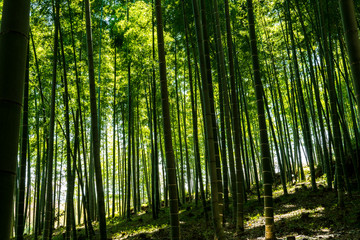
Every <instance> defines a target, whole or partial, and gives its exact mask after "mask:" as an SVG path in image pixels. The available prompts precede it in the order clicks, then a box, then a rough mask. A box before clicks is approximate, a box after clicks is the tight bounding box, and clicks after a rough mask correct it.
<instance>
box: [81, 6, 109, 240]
mask: <svg viewBox="0 0 360 240" xmlns="http://www.w3.org/2000/svg"><path fill="white" fill-rule="evenodd" d="M90 13H91V12H90V3H89V0H85V16H86V38H87V47H88V68H89V83H90V106H91V133H92V145H93V157H94V166H95V175H96V176H95V178H96V190H97V200H98V213H99V219H100V224H99V225H100V235H101V239H102V240H106V239H107V237H106V219H105V203H104V188H103V183H102V177H101V164H100V138H99V126H98V116H97V109H96V94H95V73H94V58H93V47H92V30H91V14H90Z"/></svg>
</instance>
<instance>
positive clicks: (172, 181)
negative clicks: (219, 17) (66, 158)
mask: <svg viewBox="0 0 360 240" xmlns="http://www.w3.org/2000/svg"><path fill="white" fill-rule="evenodd" d="M155 10H156V20H157V21H156V24H157V39H158V55H159V68H160V84H161V103H162V110H163V131H164V140H165V149H166V151H165V153H166V166H167V176H168V179H167V182H168V186H169V199H170V225H171V239H172V240H176V239H180V225H179V213H178V194H177V184H176V169H175V157H174V150H173V145H172V137H171V120H170V110H169V93H168V87H167V80H166V62H165V47H164V33H163V20H162V10H161V0H155ZM154 107H155V106H154Z"/></svg>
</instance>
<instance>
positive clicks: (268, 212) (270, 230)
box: [247, 0, 275, 240]
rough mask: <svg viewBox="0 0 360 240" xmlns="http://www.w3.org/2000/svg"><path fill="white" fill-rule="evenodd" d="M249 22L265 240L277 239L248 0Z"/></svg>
mask: <svg viewBox="0 0 360 240" xmlns="http://www.w3.org/2000/svg"><path fill="white" fill-rule="evenodd" d="M247 10H248V21H249V35H250V47H251V55H252V64H253V71H254V88H255V94H256V100H257V101H256V103H257V112H258V121H259V128H260V142H261V145H260V149H261V160H262V167H263V170H262V172H263V182H264V211H265V214H264V215H265V239H267V240H268V239H269V240H272V239H275V229H274V213H273V211H274V210H273V199H272V174H271V155H270V148H269V138H268V134H267V128H266V119H265V111H264V100H263V93H264V89H263V85H262V82H261V75H260V63H259V57H258V50H257V42H256V41H257V40H256V33H255V16H254V12H253V3H252V0H247Z"/></svg>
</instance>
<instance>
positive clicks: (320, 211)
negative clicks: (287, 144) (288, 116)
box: [26, 179, 360, 240]
mask: <svg viewBox="0 0 360 240" xmlns="http://www.w3.org/2000/svg"><path fill="white" fill-rule="evenodd" d="M324 182H325V181H324V179H322V180H319V181H318V187H319V190H318V191H316V192H313V191H311V190H310V185H309V183H300V184H296V185H294V186H288V187H289V188H288V192H289V194H288V195H287V196H284V195H283V191H282V190H281V189H275V191H274V209H275V229H276V236H277V238H278V239H294V238H288V237H291V236H293V237H295V239H296V240H300V239H301V240H305V239H306V240H313V239H339V240H343V239H351V240H352V239H353V240H360V193H359V192H358V191H355V192H353V194H352V196H351V197H350V196H349V195H348V194H346V195H345V208H344V209H343V210H340V209H339V208H338V207H337V196H336V192H335V190H332V191H328V190H326V189H325V188H324V187H323V184H324ZM230 202H231V201H230ZM207 204H209V202H207ZM209 206H210V205H208V207H207V211H208V215H209V216H211V209H210V207H209ZM230 207H231V206H230ZM144 209H146V207H144ZM180 209H181V210H180V225H181V227H180V230H181V236H182V239H183V240H207V239H208V240H213V239H214V231H213V225H212V221H211V219H210V220H209V221H208V222H206V221H205V218H204V214H203V208H202V205H201V202H199V204H198V206H195V203H191V204H187V205H183V206H182V207H181V208H180ZM244 212H245V216H244V217H245V231H244V232H243V233H241V234H239V235H237V234H236V233H235V227H234V225H233V224H231V216H227V217H226V221H227V222H226V223H225V226H224V232H225V236H226V239H229V240H230V239H264V217H263V202H259V201H258V200H257V199H256V196H254V195H250V196H249V200H248V201H247V202H246V203H245V205H244ZM131 219H132V220H131V221H126V220H125V219H123V218H119V217H115V218H108V219H107V227H108V237H109V239H118V240H120V239H128V240H146V239H148V240H150V239H153V240H168V239H170V238H169V236H170V227H169V214H168V209H167V208H162V209H161V212H160V214H159V218H158V219H157V220H156V221H154V220H153V219H152V214H151V212H150V211H149V212H147V211H146V210H145V211H143V212H141V213H139V214H137V215H133V216H132V218H131ZM94 227H95V231H96V233H97V234H98V225H97V224H96V223H95V224H94ZM77 231H78V232H77V236H78V239H87V238H86V237H85V236H84V227H83V226H82V227H78V228H77ZM64 236H65V235H64V228H60V229H57V230H55V234H54V237H53V239H65V238H64ZM98 238H99V237H98V235H97V236H95V238H93V239H98ZM26 239H32V238H31V236H28V237H27V238H26Z"/></svg>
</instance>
